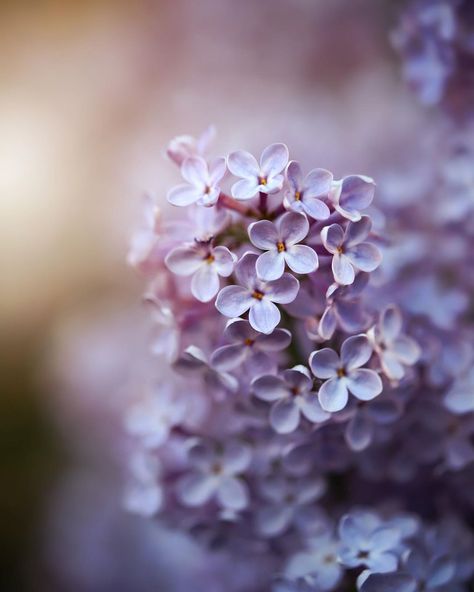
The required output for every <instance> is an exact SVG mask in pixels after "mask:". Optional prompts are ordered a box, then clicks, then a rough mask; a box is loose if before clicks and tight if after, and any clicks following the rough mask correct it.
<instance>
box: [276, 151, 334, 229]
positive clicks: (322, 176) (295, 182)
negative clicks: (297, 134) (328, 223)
mask: <svg viewBox="0 0 474 592" xmlns="http://www.w3.org/2000/svg"><path fill="white" fill-rule="evenodd" d="M286 182H287V185H288V189H287V191H286V192H285V202H284V203H285V206H286V207H287V208H289V209H292V210H294V211H295V212H302V213H304V214H306V215H307V216H309V217H310V218H314V219H315V220H326V219H327V218H329V215H330V211H329V207H328V206H327V204H326V203H325V201H324V200H325V199H327V197H328V195H329V192H330V191H331V188H332V183H333V175H332V173H330V172H329V171H327V170H326V169H313V170H312V171H310V172H309V173H308V174H307V175H306V177H305V178H304V179H303V173H302V170H301V166H300V164H299V163H298V162H296V161H295V160H292V161H291V162H290V163H288V166H287V167H286Z"/></svg>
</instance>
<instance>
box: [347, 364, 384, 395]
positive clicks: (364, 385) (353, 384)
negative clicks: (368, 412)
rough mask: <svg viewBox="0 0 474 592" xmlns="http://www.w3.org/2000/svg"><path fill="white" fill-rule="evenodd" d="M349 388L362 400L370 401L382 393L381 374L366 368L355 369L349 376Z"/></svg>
mask: <svg viewBox="0 0 474 592" xmlns="http://www.w3.org/2000/svg"><path fill="white" fill-rule="evenodd" d="M346 380H347V388H348V389H349V390H350V392H351V393H352V394H353V395H354V396H355V397H357V398H358V399H360V400H361V401H370V400H371V399H374V398H375V397H376V396H377V395H380V393H381V392H382V389H383V385H382V380H381V379H380V376H379V375H378V374H377V373H376V372H374V371H373V370H368V369H366V368H362V369H358V370H353V371H352V372H350V373H349V375H348V376H347V379H346Z"/></svg>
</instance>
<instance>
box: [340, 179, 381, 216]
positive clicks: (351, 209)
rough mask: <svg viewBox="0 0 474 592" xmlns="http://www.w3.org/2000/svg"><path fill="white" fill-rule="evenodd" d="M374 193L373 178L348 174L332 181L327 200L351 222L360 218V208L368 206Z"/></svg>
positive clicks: (363, 208)
mask: <svg viewBox="0 0 474 592" xmlns="http://www.w3.org/2000/svg"><path fill="white" fill-rule="evenodd" d="M374 193H375V183H374V180H373V179H371V178H370V177H366V176H364V175H350V176H348V177H344V179H340V180H339V181H334V182H333V185H332V188H331V191H330V193H329V200H330V202H331V203H332V206H333V207H334V209H335V210H336V212H338V213H339V214H341V216H343V217H344V218H347V219H348V220H351V221H352V222H358V221H359V220H360V219H361V213H360V210H365V209H366V208H368V207H369V206H370V204H371V203H372V200H373V199H374Z"/></svg>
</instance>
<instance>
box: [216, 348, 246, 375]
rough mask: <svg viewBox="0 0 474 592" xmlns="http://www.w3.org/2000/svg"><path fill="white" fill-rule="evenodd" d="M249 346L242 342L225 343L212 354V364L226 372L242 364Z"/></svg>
mask: <svg viewBox="0 0 474 592" xmlns="http://www.w3.org/2000/svg"><path fill="white" fill-rule="evenodd" d="M247 352H248V348H247V347H245V345H242V344H240V343H233V344H231V345H223V346H222V347H219V348H218V349H216V351H215V352H214V353H213V354H212V356H211V365H212V366H213V367H214V368H217V369H218V370H222V371H224V372H226V371H227V370H233V369H234V368H236V367H237V366H240V364H242V362H243V361H244V360H245V358H246V357H247Z"/></svg>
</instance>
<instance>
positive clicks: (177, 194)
mask: <svg viewBox="0 0 474 592" xmlns="http://www.w3.org/2000/svg"><path fill="white" fill-rule="evenodd" d="M225 172H226V164H225V158H216V159H215V160H214V161H213V162H211V164H210V165H209V166H208V164H207V162H206V161H205V160H204V158H201V157H200V156H192V157H190V158H186V160H185V161H184V162H183V164H182V165H181V174H182V175H183V177H184V179H185V180H186V181H187V182H188V183H187V184H183V185H178V186H177V187H173V189H171V190H170V191H169V192H168V201H169V202H170V204H172V205H174V206H189V205H191V204H193V203H197V204H198V205H202V206H212V205H214V204H215V203H216V201H217V199H218V197H219V194H220V191H221V190H220V186H219V183H220V182H221V180H222V178H223V177H224V175H225Z"/></svg>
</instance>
